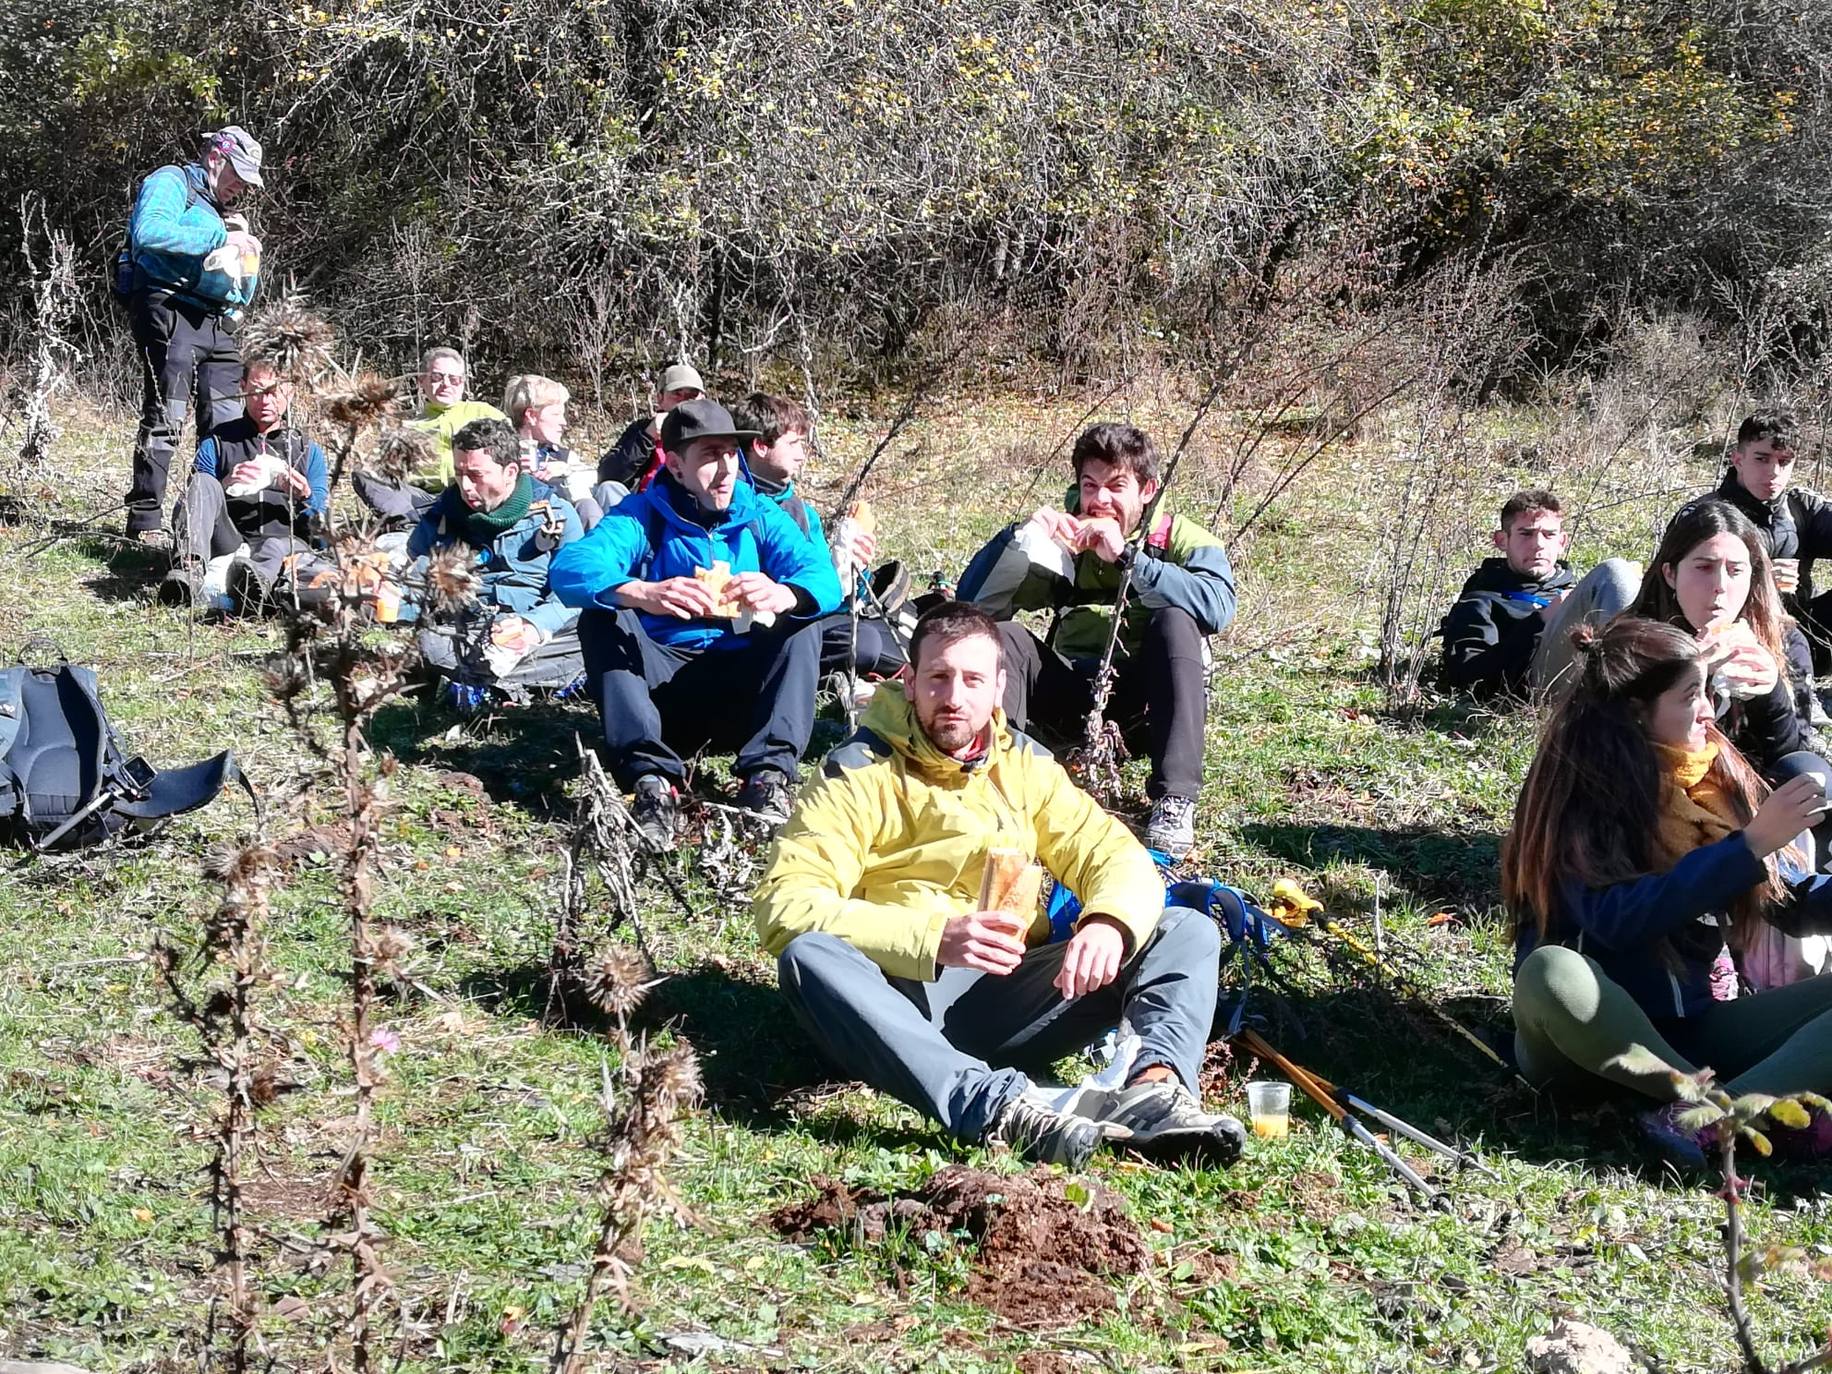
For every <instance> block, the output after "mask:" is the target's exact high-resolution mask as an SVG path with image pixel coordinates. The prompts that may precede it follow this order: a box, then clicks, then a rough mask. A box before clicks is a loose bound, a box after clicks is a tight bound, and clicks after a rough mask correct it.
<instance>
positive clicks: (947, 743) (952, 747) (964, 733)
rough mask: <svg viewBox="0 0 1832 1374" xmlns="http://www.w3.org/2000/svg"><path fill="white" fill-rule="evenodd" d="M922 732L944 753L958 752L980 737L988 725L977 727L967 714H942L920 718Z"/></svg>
mask: <svg viewBox="0 0 1832 1374" xmlns="http://www.w3.org/2000/svg"><path fill="white" fill-rule="evenodd" d="M918 719H919V723H920V724H921V726H922V733H923V734H925V735H927V736H928V737H929V743H931V744H933V745H934V746H935V747H936V748H937V749H939V750H941V751H942V753H944V754H958V753H960V752H961V750H963V749H965V748H967V746H968V745H970V744H972V743H973V742H974V741H975V740H977V739H978V738H979V737H980V731H981V730H984V729H985V728H986V727H985V726H984V725H983V724H982V725H980V726H979V727H977V728H975V726H974V725H973V723H972V722H971V721H970V720H968V719H967V718H966V717H965V716H956V717H952V718H944V717H942V716H941V715H940V714H937V715H934V716H931V717H929V718H927V719H922V718H920V717H919V718H918Z"/></svg>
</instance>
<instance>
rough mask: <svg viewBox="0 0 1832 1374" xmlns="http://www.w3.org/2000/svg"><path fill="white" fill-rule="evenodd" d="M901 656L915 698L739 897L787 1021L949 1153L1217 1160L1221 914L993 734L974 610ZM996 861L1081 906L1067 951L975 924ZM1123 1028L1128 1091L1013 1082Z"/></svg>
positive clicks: (998, 719) (1033, 750) (1236, 1128)
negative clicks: (1044, 1091) (1016, 865)
mask: <svg viewBox="0 0 1832 1374" xmlns="http://www.w3.org/2000/svg"><path fill="white" fill-rule="evenodd" d="M910 654H911V658H912V662H913V669H912V672H911V674H910V677H909V681H908V685H907V688H906V686H905V684H904V683H901V682H890V683H886V684H885V685H884V686H883V687H881V688H880V689H879V691H878V693H877V694H876V696H874V697H873V699H872V704H871V706H870V707H869V708H868V709H867V711H866V713H865V718H864V720H863V722H862V723H861V726H860V728H859V730H858V732H857V733H856V734H855V735H854V736H853V738H852V739H851V741H849V742H848V743H846V744H844V745H842V746H841V747H840V748H839V749H837V750H835V751H834V752H833V753H832V754H831V755H829V756H828V758H827V761H826V763H825V765H824V766H823V767H822V770H821V775H820V776H819V777H818V778H816V779H815V780H814V781H813V782H811V783H810V784H809V785H808V787H807V788H806V789H805V790H804V791H803V792H802V795H801V797H800V799H799V800H798V801H797V803H796V807H795V810H794V812H793V814H792V815H791V816H790V818H789V823H788V824H787V826H785V827H784V829H783V831H782V834H781V835H780V837H779V838H778V839H777V841H776V845H775V848H774V849H773V850H772V851H771V854H770V859H769V867H768V871H767V872H766V873H765V874H764V878H763V881H762V883H761V884H760V885H759V887H758V889H757V895H756V898H755V900H754V901H753V903H752V914H753V915H754V916H755V918H756V921H757V928H758V933H759V934H760V935H761V937H762V939H763V943H764V946H765V948H766V949H768V950H769V952H770V953H771V954H773V955H775V956H776V958H777V961H778V963H777V966H778V970H779V973H780V975H781V980H782V990H783V994H784V995H785V996H786V997H787V998H788V1000H789V1003H790V1005H791V1006H792V1007H793V1008H794V1009H795V1012H796V1015H797V1016H798V1017H799V1018H800V1020H801V1022H802V1024H803V1026H805V1027H806V1029H807V1030H808V1032H809V1034H810V1035H811V1036H812V1037H813V1038H814V1040H815V1043H816V1044H817V1045H819V1046H820V1048H821V1050H822V1051H823V1052H824V1053H825V1054H826V1055H827V1057H828V1058H830V1059H831V1060H833V1061H834V1062H835V1063H837V1064H838V1065H839V1066H840V1067H841V1069H842V1070H843V1071H844V1072H846V1073H847V1074H850V1075H853V1076H856V1077H859V1078H863V1079H864V1080H865V1081H866V1082H868V1083H870V1084H872V1085H873V1086H874V1087H877V1088H880V1089H882V1090H883V1091H885V1092H888V1093H891V1094H893V1095H895V1096H896V1097H898V1098H899V1099H901V1100H902V1101H904V1102H906V1103H908V1104H909V1105H910V1106H912V1107H914V1108H916V1109H917V1110H918V1111H921V1112H924V1113H926V1114H927V1115H929V1116H930V1117H932V1118H933V1119H935V1120H936V1121H939V1122H940V1123H941V1124H942V1125H943V1126H945V1127H946V1128H947V1129H948V1130H949V1131H950V1132H951V1133H952V1134H953V1135H955V1136H956V1137H957V1138H959V1139H961V1140H965V1141H985V1142H990V1143H995V1144H1005V1145H1008V1146H1010V1147H1011V1148H1012V1149H1013V1150H1015V1151H1017V1152H1018V1153H1020V1154H1022V1155H1024V1156H1026V1157H1027V1158H1030V1159H1034V1160H1042V1161H1047V1162H1054V1163H1062V1164H1068V1165H1070V1166H1071V1167H1079V1166H1080V1165H1082V1164H1084V1163H1086V1162H1087V1160H1088V1158H1089V1156H1090V1155H1091V1154H1092V1153H1093V1151H1094V1149H1095V1147H1096V1146H1097V1145H1098V1144H1100V1143H1101V1142H1102V1141H1103V1140H1106V1141H1108V1142H1111V1143H1115V1144H1119V1145H1122V1146H1124V1147H1127V1148H1130V1149H1132V1150H1135V1151H1137V1152H1138V1153H1140V1154H1143V1155H1144V1156H1146V1157H1147V1158H1150V1159H1155V1160H1159V1161H1173V1160H1174V1161H1178V1162H1184V1163H1192V1162H1203V1163H1211V1164H1227V1163H1230V1162H1231V1161H1232V1160H1233V1159H1234V1158H1236V1157H1237V1156H1238V1155H1239V1153H1240V1147H1241V1143H1242V1141H1243V1139H1244V1132H1242V1130H1241V1128H1240V1125H1239V1123H1238V1122H1236V1121H1234V1120H1233V1119H1232V1118H1230V1117H1225V1116H1216V1115H1212V1114H1211V1113H1208V1112H1205V1111H1204V1110H1203V1109H1202V1107H1201V1104H1200V1103H1199V1102H1198V1100H1197V1098H1196V1095H1195V1090H1196V1084H1197V1075H1198V1072H1199V1070H1200V1069H1201V1065H1202V1054H1203V1049H1204V1047H1205V1045H1206V1044H1207V1042H1208V1038H1209V1031H1210V1029H1211V1026H1212V1023H1213V1021H1214V1017H1215V999H1216V978H1217V972H1218V964H1219V961H1220V952H1221V941H1220V937H1219V935H1218V934H1217V932H1216V928H1215V923H1214V922H1213V921H1212V920H1211V919H1210V918H1209V917H1208V916H1206V915H1204V914H1203V913H1201V912H1197V911H1191V910H1188V909H1185V908H1182V907H1171V908H1168V909H1167V908H1166V907H1165V905H1164V887H1163V884H1162V882H1161V881H1160V880H1159V877H1158V873H1157V870H1156V868H1155V867H1154V866H1153V864H1152V862H1151V858H1150V856H1149V855H1147V854H1146V853H1145V851H1144V850H1143V849H1142V848H1141V847H1140V846H1139V842H1138V841H1137V840H1135V839H1134V838H1133V837H1132V835H1131V834H1130V833H1129V832H1128V831H1127V830H1126V828H1125V827H1124V826H1122V825H1120V824H1119V822H1117V821H1115V820H1114V819H1113V818H1112V817H1111V816H1108V815H1107V814H1106V813H1105V812H1103V811H1102V810H1101V809H1100V807H1099V806H1098V805H1096V804H1095V802H1094V799H1093V798H1092V797H1090V796H1088V794H1087V793H1085V792H1083V791H1081V790H1080V789H1079V788H1077V787H1076V786H1075V784H1074V783H1073V782H1071V781H1070V780H1069V777H1068V774H1067V773H1065V772H1064V771H1063V770H1062V768H1061V766H1060V765H1058V764H1057V763H1056V761H1055V760H1054V759H1052V758H1050V756H1049V755H1048V754H1047V753H1046V752H1044V751H1043V750H1042V749H1040V748H1038V747H1037V746H1036V745H1035V744H1033V743H1031V741H1030V740H1028V739H1026V738H1025V737H1024V736H1022V735H1020V734H1017V733H1016V732H1014V731H1012V730H1011V729H1009V728H1008V727H1007V725H1006V723H1005V719H1004V717H1003V715H1002V714H1001V713H1000V711H999V698H1000V696H1001V695H1002V693H1003V692H1004V688H1005V673H1004V670H1003V669H1002V667H1001V666H1000V655H1001V646H1000V639H999V631H998V628H997V626H996V625H995V624H994V623H993V621H992V620H991V619H990V618H989V617H988V616H987V615H986V614H985V613H984V612H982V611H979V610H977V609H975V608H974V607H973V606H970V605H967V604H965V603H963V602H958V601H956V602H947V603H944V604H942V605H941V606H938V607H936V608H934V609H933V610H931V611H929V612H928V613H927V614H926V615H924V616H923V618H922V619H921V620H920V621H918V622H917V625H916V629H915V632H914V634H913V636H912V638H911V644H910ZM995 848H996V849H1002V850H1015V851H1017V855H1016V856H1014V857H1021V858H1024V859H1034V860H1035V861H1036V862H1038V863H1039V864H1041V865H1042V866H1043V868H1044V869H1045V870H1047V871H1048V872H1049V873H1050V874H1052V875H1054V876H1055V877H1056V878H1057V879H1059V880H1060V881H1061V882H1062V883H1063V885H1064V886H1066V887H1068V888H1069V889H1070V890H1071V891H1073V892H1074V893H1075V894H1076V896H1077V897H1078V898H1079V899H1080V901H1081V908H1082V914H1081V916H1080V917H1079V919H1078V920H1077V922H1076V929H1075V933H1074V935H1073V936H1072V937H1071V938H1069V939H1068V940H1066V941H1062V942H1059V943H1050V942H1049V939H1050V922H1049V918H1048V917H1047V916H1045V915H1043V914H1042V913H1040V912H1039V911H1037V910H1036V909H1035V908H1034V907H1033V908H1032V909H1030V910H1025V911H1004V910H982V909H980V908H981V900H982V899H981V896H980V892H981V881H982V876H983V874H984V872H985V869H986V858H987V854H988V851H990V850H992V849H995ZM1122 1020H1123V1021H1124V1022H1125V1023H1126V1024H1127V1025H1128V1026H1129V1027H1130V1028H1131V1029H1132V1031H1133V1032H1134V1033H1135V1034H1136V1035H1137V1036H1138V1038H1139V1046H1140V1047H1139V1050H1138V1053H1137V1054H1136V1055H1135V1056H1134V1057H1133V1059H1132V1062H1131V1064H1130V1066H1129V1071H1128V1076H1127V1080H1126V1083H1125V1086H1124V1087H1122V1088H1120V1089H1117V1090H1111V1091H1084V1092H1082V1093H1080V1094H1078V1095H1077V1096H1076V1097H1075V1098H1073V1099H1071V1100H1070V1101H1069V1103H1068V1104H1067V1105H1066V1106H1065V1107H1064V1108H1062V1109H1060V1110H1058V1109H1057V1108H1056V1107H1053V1106H1052V1105H1051V1104H1050V1102H1049V1101H1047V1100H1045V1099H1043V1098H1042V1097H1041V1096H1040V1095H1038V1094H1037V1093H1035V1092H1034V1091H1033V1090H1032V1089H1031V1084H1030V1080H1029V1079H1028V1078H1027V1077H1026V1076H1025V1075H1024V1074H1023V1073H1022V1072H1021V1071H1019V1070H1018V1069H1017V1068H1016V1067H1013V1065H1014V1064H1016V1063H1045V1064H1047V1063H1048V1062H1050V1061H1051V1060H1052V1059H1054V1058H1057V1057H1059V1056H1061V1055H1064V1054H1069V1053H1073V1052H1074V1051H1076V1050H1078V1049H1081V1048H1083V1047H1084V1046H1086V1045H1087V1044H1089V1043H1090V1042H1092V1041H1093V1040H1095V1039H1097V1038H1099V1037H1100V1036H1101V1034H1102V1033H1104V1032H1105V1031H1106V1030H1108V1029H1109V1028H1111V1027H1113V1026H1115V1025H1118V1024H1119V1023H1120V1022H1121V1021H1122ZM995 1065H998V1066H1000V1067H995Z"/></svg>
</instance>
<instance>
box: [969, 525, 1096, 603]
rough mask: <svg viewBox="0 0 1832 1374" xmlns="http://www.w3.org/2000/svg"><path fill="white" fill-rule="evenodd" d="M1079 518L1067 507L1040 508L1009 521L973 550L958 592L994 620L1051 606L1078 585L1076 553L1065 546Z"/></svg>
mask: <svg viewBox="0 0 1832 1374" xmlns="http://www.w3.org/2000/svg"><path fill="white" fill-rule="evenodd" d="M1079 527H1080V521H1078V520H1077V519H1076V518H1075V517H1074V516H1072V515H1069V514H1068V513H1067V512H1065V511H1052V510H1047V509H1045V510H1040V511H1038V512H1037V513H1036V514H1034V515H1032V516H1031V518H1030V519H1029V520H1026V521H1022V522H1021V523H1019V524H1015V525H1007V526H1006V527H1005V528H1004V529H1003V530H1001V531H1000V532H999V533H998V534H996V535H994V536H993V538H992V540H991V542H989V543H988V544H987V545H986V547H984V548H983V549H981V550H980V551H979V552H978V553H976V554H974V555H973V558H972V560H971V561H970V562H969V563H968V564H967V569H966V571H965V572H963V573H962V574H961V580H960V585H959V586H958V587H957V588H956V589H955V595H956V596H957V597H959V598H960V599H961V600H962V601H971V602H973V604H974V605H976V606H978V607H979V608H980V609H981V610H983V611H985V612H986V614H987V615H989V616H991V617H993V619H995V620H1009V619H1011V617H1012V615H1013V613H1015V612H1017V611H1042V610H1049V609H1051V608H1053V607H1055V606H1056V605H1058V604H1060V603H1061V602H1062V601H1064V600H1065V599H1066V598H1067V596H1068V594H1069V593H1070V592H1071V591H1072V590H1073V589H1074V586H1075V582H1074V576H1073V569H1074V559H1073V555H1071V554H1070V553H1069V551H1068V549H1067V548H1066V547H1065V541H1066V540H1069V539H1072V538H1073V537H1074V535H1075V532H1076V530H1077V529H1078V528H1079Z"/></svg>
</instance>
